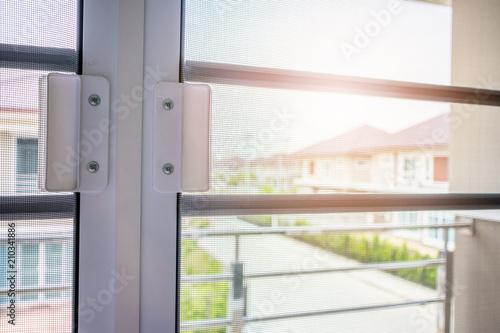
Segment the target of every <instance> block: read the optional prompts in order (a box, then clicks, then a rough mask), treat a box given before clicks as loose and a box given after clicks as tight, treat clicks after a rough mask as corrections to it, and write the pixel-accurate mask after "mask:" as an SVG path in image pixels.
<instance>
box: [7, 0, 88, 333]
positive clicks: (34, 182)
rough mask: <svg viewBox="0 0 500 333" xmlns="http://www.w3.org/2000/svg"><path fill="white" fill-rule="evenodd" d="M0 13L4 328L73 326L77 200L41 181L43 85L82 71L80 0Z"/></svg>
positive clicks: (23, 5) (14, 6)
mask: <svg viewBox="0 0 500 333" xmlns="http://www.w3.org/2000/svg"><path fill="white" fill-rule="evenodd" d="M0 16H1V18H2V19H1V20H0V207H1V210H0V306H1V307H0V314H1V320H0V331H1V332H23V333H24V332H72V331H73V329H74V327H73V326H74V323H73V322H74V320H73V315H74V308H75V307H74V301H73V300H74V297H73V296H74V287H73V284H74V267H75V259H74V246H75V239H74V234H75V219H76V215H75V214H76V204H77V203H76V197H75V195H74V194H71V193H67V194H58V195H49V194H48V193H46V192H43V191H42V190H41V189H40V187H39V183H40V182H39V180H40V179H39V160H40V159H41V158H43V157H42V156H40V154H39V146H40V144H42V142H40V137H41V136H40V131H43V130H44V124H43V123H40V122H39V113H40V101H41V100H43V96H40V94H41V93H43V92H42V91H41V89H40V88H39V86H40V78H41V77H42V76H43V75H45V74H47V73H49V72H52V71H59V72H67V73H76V72H77V71H78V63H79V59H78V50H77V45H78V30H79V29H78V21H79V19H78V16H79V2H78V1H76V0H74V1H4V0H2V1H0Z"/></svg>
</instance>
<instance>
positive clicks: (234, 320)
mask: <svg viewBox="0 0 500 333" xmlns="http://www.w3.org/2000/svg"><path fill="white" fill-rule="evenodd" d="M234 260H235V261H234V262H233V263H232V264H231V271H232V275H233V279H232V288H231V289H232V290H231V293H230V297H231V301H230V302H228V306H229V307H230V308H229V309H228V310H229V315H230V318H231V328H230V329H228V332H230V333H241V332H242V330H243V316H244V315H245V299H244V275H243V263H242V262H240V238H239V236H238V235H236V238H235V256H234Z"/></svg>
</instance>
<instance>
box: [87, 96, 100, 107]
mask: <svg viewBox="0 0 500 333" xmlns="http://www.w3.org/2000/svg"><path fill="white" fill-rule="evenodd" d="M89 104H90V105H92V106H98V105H99V104H101V97H99V95H96V94H92V95H90V96H89Z"/></svg>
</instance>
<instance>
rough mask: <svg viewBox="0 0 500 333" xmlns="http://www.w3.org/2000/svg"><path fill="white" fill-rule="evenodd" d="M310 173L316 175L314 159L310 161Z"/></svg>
mask: <svg viewBox="0 0 500 333" xmlns="http://www.w3.org/2000/svg"><path fill="white" fill-rule="evenodd" d="M309 175H311V176H312V175H314V161H310V162H309Z"/></svg>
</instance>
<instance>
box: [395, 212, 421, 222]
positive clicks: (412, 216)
mask: <svg viewBox="0 0 500 333" xmlns="http://www.w3.org/2000/svg"><path fill="white" fill-rule="evenodd" d="M398 220H399V224H403V225H417V224H418V213H417V212H398Z"/></svg>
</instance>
